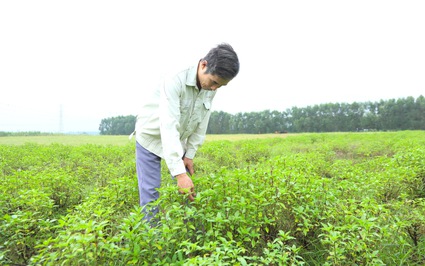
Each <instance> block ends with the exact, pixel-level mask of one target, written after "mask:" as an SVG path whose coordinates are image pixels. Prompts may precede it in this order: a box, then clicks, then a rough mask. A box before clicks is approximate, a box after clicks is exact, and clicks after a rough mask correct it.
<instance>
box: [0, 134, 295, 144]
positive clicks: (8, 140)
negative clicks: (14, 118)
mask: <svg viewBox="0 0 425 266" xmlns="http://www.w3.org/2000/svg"><path fill="white" fill-rule="evenodd" d="M286 136H288V134H233V135H207V138H206V141H210V140H246V139H257V138H261V139H264V138H270V137H286ZM133 141H134V137H133V139H132V140H129V139H128V136H99V135H97V136H93V135H52V136H13V137H0V144H3V145H22V144H25V143H37V144H52V143H61V144H66V145H81V144H95V145H127V144H128V143H130V142H133Z"/></svg>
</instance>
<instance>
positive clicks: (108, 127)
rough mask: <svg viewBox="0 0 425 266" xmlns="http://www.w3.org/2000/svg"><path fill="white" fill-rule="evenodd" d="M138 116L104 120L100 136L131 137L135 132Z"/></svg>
mask: <svg viewBox="0 0 425 266" xmlns="http://www.w3.org/2000/svg"><path fill="white" fill-rule="evenodd" d="M135 124H136V116H134V115H128V116H117V117H110V118H104V119H102V121H101V122H100V125H99V131H100V135H129V134H131V133H132V132H133V131H134V128H135Z"/></svg>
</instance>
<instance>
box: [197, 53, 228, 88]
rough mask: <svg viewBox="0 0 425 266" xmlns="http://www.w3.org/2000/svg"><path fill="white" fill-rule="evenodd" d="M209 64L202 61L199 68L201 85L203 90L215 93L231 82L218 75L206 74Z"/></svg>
mask: <svg viewBox="0 0 425 266" xmlns="http://www.w3.org/2000/svg"><path fill="white" fill-rule="evenodd" d="M207 64H208V63H207V61H205V60H202V61H201V63H200V66H199V68H198V78H199V83H200V84H201V88H202V89H203V90H211V91H215V90H216V89H218V88H220V87H221V86H226V85H227V83H229V81H230V80H225V79H222V78H220V77H219V76H217V75H211V74H206V73H205V71H206V70H207Z"/></svg>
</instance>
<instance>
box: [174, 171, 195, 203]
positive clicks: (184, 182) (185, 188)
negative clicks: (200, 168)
mask: <svg viewBox="0 0 425 266" xmlns="http://www.w3.org/2000/svg"><path fill="white" fill-rule="evenodd" d="M176 179H177V186H178V187H179V192H180V193H181V194H188V198H189V200H190V201H193V200H194V197H195V196H196V193H195V186H194V185H193V182H192V179H191V178H190V177H189V176H188V175H187V174H186V173H184V174H179V175H176Z"/></svg>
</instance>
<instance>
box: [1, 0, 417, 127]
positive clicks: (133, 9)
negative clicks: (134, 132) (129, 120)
mask: <svg viewBox="0 0 425 266" xmlns="http://www.w3.org/2000/svg"><path fill="white" fill-rule="evenodd" d="M424 14H425V1H422V0H420V1H419V0H418V1H408V0H403V1H402V0H400V1H390V0H381V1H374V0H366V1H365V0H356V1H343V0H335V1H317V0H314V1H313V0H310V1H270V0H269V1H268V0H266V1H227V0H215V1H199V0H192V1H185V0H181V1H175V0H169V1H165V0H162V1H161V0H156V1H104V0H102V1H90V0H84V1H78V0H77V1H76V0H73V1H58V0H54V1H13V0H8V1H7V0H5V1H0V131H29V130H31V131H51V132H59V131H60V130H61V129H62V130H63V131H64V132H69V131H86V132H87V131H97V130H98V127H99V124H100V121H101V119H103V118H107V117H112V116H118V115H130V114H131V115H136V114H137V112H138V103H139V102H140V100H141V99H143V92H144V90H146V89H147V88H149V87H151V86H154V84H156V82H157V81H158V78H159V77H160V76H161V75H162V74H163V73H165V72H169V71H171V70H173V69H180V68H183V67H187V66H190V65H193V64H196V63H197V61H198V59H200V58H201V57H203V56H204V55H205V54H206V53H207V52H208V50H209V49H210V48H212V47H214V46H215V45H216V44H218V43H221V42H228V43H230V44H231V45H232V46H233V48H234V49H235V50H236V52H237V53H238V55H239V59H240V63H241V70H240V73H239V75H238V76H237V77H236V78H235V79H234V80H233V81H232V82H230V83H229V85H228V86H226V87H223V88H221V89H219V91H218V93H217V96H216V99H215V100H214V103H213V109H214V110H216V111H220V110H222V111H225V112H229V113H232V114H234V113H237V112H251V111H263V110H266V109H269V110H278V111H284V110H286V109H287V108H291V107H293V106H298V107H305V106H308V105H315V104H321V103H329V102H347V103H351V102H354V101H357V102H365V101H379V100H380V99H390V98H401V97H403V98H404V97H407V96H413V97H415V98H417V97H418V96H419V95H421V94H422V95H425V15H424ZM61 106H62V126H61V123H60V120H61V119H60V117H61V115H60V114H61V111H60V110H61Z"/></svg>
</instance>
